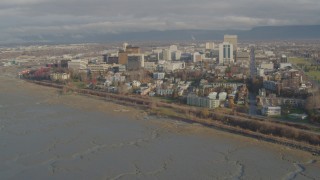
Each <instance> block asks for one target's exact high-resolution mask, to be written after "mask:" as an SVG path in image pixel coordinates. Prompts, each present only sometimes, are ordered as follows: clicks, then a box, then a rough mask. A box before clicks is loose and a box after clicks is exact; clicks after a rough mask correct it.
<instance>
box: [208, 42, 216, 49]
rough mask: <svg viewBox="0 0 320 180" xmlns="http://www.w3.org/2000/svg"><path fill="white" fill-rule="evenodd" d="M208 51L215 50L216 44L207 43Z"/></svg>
mask: <svg viewBox="0 0 320 180" xmlns="http://www.w3.org/2000/svg"><path fill="white" fill-rule="evenodd" d="M206 50H214V42H206Z"/></svg>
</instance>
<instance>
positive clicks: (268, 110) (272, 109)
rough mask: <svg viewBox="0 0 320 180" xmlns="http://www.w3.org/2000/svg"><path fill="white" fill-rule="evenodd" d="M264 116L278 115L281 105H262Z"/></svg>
mask: <svg viewBox="0 0 320 180" xmlns="http://www.w3.org/2000/svg"><path fill="white" fill-rule="evenodd" d="M261 113H262V115H264V116H280V115H281V107H280V106H264V107H263V108H262V110H261Z"/></svg>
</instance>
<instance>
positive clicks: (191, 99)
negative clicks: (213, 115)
mask: <svg viewBox="0 0 320 180" xmlns="http://www.w3.org/2000/svg"><path fill="white" fill-rule="evenodd" d="M187 104H188V105H190V106H198V107H205V108H210V109H214V108H217V107H219V106H220V101H219V100H217V99H214V98H210V97H199V96H197V95H195V94H189V95H188V96H187Z"/></svg>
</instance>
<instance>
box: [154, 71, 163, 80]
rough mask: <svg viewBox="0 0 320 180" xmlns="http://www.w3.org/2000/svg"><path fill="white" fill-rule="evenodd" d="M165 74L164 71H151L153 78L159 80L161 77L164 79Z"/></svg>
mask: <svg viewBox="0 0 320 180" xmlns="http://www.w3.org/2000/svg"><path fill="white" fill-rule="evenodd" d="M165 75H166V74H165V73H162V72H156V73H153V79H156V80H161V79H164V77H165Z"/></svg>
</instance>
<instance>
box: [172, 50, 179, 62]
mask: <svg viewBox="0 0 320 180" xmlns="http://www.w3.org/2000/svg"><path fill="white" fill-rule="evenodd" d="M171 59H172V60H175V61H179V60H180V59H181V51H173V52H171Z"/></svg>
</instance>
